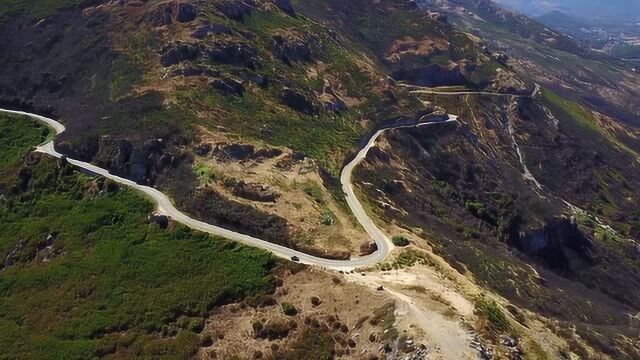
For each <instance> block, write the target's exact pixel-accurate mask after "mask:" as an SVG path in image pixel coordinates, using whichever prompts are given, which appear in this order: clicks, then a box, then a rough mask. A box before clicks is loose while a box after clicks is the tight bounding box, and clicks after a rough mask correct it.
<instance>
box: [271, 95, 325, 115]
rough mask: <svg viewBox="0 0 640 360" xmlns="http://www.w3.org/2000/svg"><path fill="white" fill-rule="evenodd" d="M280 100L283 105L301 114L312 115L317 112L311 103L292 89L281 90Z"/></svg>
mask: <svg viewBox="0 0 640 360" xmlns="http://www.w3.org/2000/svg"><path fill="white" fill-rule="evenodd" d="M280 100H281V101H282V103H283V104H285V105H287V106H288V107H290V108H292V109H293V110H295V111H297V112H301V113H303V114H307V115H313V114H316V113H317V112H318V110H317V109H316V107H315V105H314V104H313V101H311V100H310V99H309V98H307V96H305V95H304V94H302V93H301V92H299V91H296V90H294V89H289V88H285V89H284V90H282V93H281V94H280Z"/></svg>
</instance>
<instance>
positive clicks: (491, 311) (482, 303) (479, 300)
mask: <svg viewBox="0 0 640 360" xmlns="http://www.w3.org/2000/svg"><path fill="white" fill-rule="evenodd" d="M475 308H476V313H477V314H478V315H481V316H483V317H485V318H486V319H487V320H488V321H489V325H490V327H491V329H492V330H494V331H497V332H504V331H507V330H509V329H510V328H511V325H510V324H509V319H507V317H506V315H505V314H504V312H502V309H500V306H498V304H497V303H496V302H495V300H493V299H488V298H487V297H486V296H485V295H480V296H477V297H476V299H475Z"/></svg>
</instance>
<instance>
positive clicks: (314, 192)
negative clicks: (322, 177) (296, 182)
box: [300, 181, 324, 204]
mask: <svg viewBox="0 0 640 360" xmlns="http://www.w3.org/2000/svg"><path fill="white" fill-rule="evenodd" d="M300 187H301V188H302V191H304V193H305V194H307V196H309V197H310V198H311V199H313V201H315V202H316V203H318V204H324V197H323V195H322V193H323V191H322V188H321V187H320V184H318V183H317V182H315V181H306V182H303V183H300Z"/></svg>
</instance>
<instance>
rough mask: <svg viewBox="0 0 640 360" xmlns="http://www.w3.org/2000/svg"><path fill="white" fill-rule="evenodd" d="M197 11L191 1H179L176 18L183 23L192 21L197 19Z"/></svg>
mask: <svg viewBox="0 0 640 360" xmlns="http://www.w3.org/2000/svg"><path fill="white" fill-rule="evenodd" d="M196 16H197V13H196V9H195V8H194V7H193V5H191V4H189V3H179V4H178V6H177V11H176V20H177V21H179V22H182V23H185V22H191V21H193V20H195V19H196Z"/></svg>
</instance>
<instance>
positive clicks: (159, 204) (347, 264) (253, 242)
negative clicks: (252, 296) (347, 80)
mask: <svg viewBox="0 0 640 360" xmlns="http://www.w3.org/2000/svg"><path fill="white" fill-rule="evenodd" d="M0 112H4V113H11V114H16V115H25V116H29V117H31V118H33V119H36V120H38V121H41V122H43V123H45V124H46V125H48V126H49V127H51V128H52V129H53V130H54V131H55V133H56V135H59V134H61V133H63V132H64V131H65V127H64V125H62V124H61V123H59V122H57V121H55V120H53V119H49V118H47V117H44V116H40V115H36V114H31V113H27V112H22V111H13V110H5V109H0ZM421 121H422V120H421ZM455 121H457V116H454V115H449V118H448V119H444V120H441V121H433V120H430V121H425V122H421V123H418V124H415V125H402V126H397V127H392V128H388V129H382V130H379V131H377V132H376V133H375V134H373V136H371V138H370V139H369V141H368V142H367V144H366V145H365V146H364V147H363V148H362V149H361V150H360V151H359V152H358V154H357V155H356V156H355V158H354V159H353V160H352V161H351V162H349V164H347V165H346V166H345V167H344V169H343V170H342V174H341V176H340V181H341V183H342V189H343V191H344V193H345V197H346V200H347V203H348V205H349V207H350V208H351V211H353V214H354V215H355V217H356V218H357V219H358V221H359V222H360V224H361V225H362V226H363V227H364V229H365V230H366V232H367V233H368V234H369V236H370V237H371V239H372V240H373V241H375V243H376V244H377V246H378V250H377V251H376V252H374V253H372V254H370V255H367V256H363V257H356V258H351V259H349V260H330V259H324V258H321V257H316V256H311V255H308V254H305V253H302V252H300V251H296V250H293V249H290V248H287V247H284V246H281V245H277V244H273V243H270V242H268V241H265V240H261V239H258V238H256V237H252V236H249V235H245V234H241V233H239V232H236V231H232V230H228V229H225V228H222V227H219V226H215V225H211V224H207V223H205V222H202V221H199V220H196V219H193V218H191V217H189V216H188V215H187V214H184V213H183V212H181V211H180V210H178V209H176V208H175V206H174V205H173V203H172V202H171V199H169V197H168V196H167V195H165V194H163V193H162V192H160V191H158V190H156V189H155V188H152V187H150V186H145V185H140V184H137V183H135V182H134V181H131V180H129V179H125V178H122V177H119V176H116V175H113V174H110V173H109V171H107V170H106V169H103V168H100V167H98V166H95V165H93V164H90V163H86V162H83V161H78V160H75V159H70V158H67V160H68V162H69V163H70V164H72V165H74V166H77V167H79V168H81V169H84V170H86V171H89V172H91V173H94V174H96V175H100V176H104V177H105V178H109V179H111V180H113V181H115V182H117V183H119V184H122V185H125V186H128V187H130V188H133V189H136V190H138V191H140V192H142V193H144V194H145V195H146V196H148V197H149V198H150V199H152V200H153V201H154V202H155V203H156V211H157V212H158V213H159V214H163V215H167V216H169V217H170V218H171V219H172V220H173V221H177V222H179V223H181V224H184V225H186V226H188V227H190V228H192V229H194V230H199V231H203V232H206V233H209V234H212V235H216V236H220V237H223V238H226V239H229V240H233V241H237V242H240V243H243V244H246V245H249V246H254V247H257V248H261V249H264V250H267V251H270V252H272V253H273V254H274V255H276V256H279V257H282V258H285V259H288V260H290V259H291V257H293V256H296V257H298V258H299V259H300V260H299V262H300V263H303V264H308V265H315V266H319V267H323V268H327V269H333V270H343V271H351V270H354V269H356V268H359V267H364V266H370V265H375V264H376V263H378V262H380V261H382V260H384V259H385V258H386V257H387V255H388V254H389V252H390V251H391V249H392V248H393V244H392V243H391V241H390V239H389V237H388V236H387V235H385V234H384V233H383V232H382V231H381V230H380V228H378V226H376V224H375V223H374V222H373V220H372V219H371V218H370V217H369V215H367V213H366V211H365V210H364V208H363V207H362V204H361V203H360V201H359V200H358V198H357V197H356V195H355V192H354V189H353V184H352V183H351V174H352V172H353V169H354V168H355V167H356V166H357V165H358V164H359V163H360V162H361V161H362V160H363V159H364V158H365V157H366V156H367V153H368V152H369V149H371V147H372V146H373V145H374V144H375V142H376V140H377V139H378V138H379V137H380V135H382V133H383V132H385V131H387V130H390V129H398V128H409V127H417V126H432V125H436V124H441V123H447V122H455ZM36 151H38V152H41V153H45V154H48V155H51V156H54V157H56V158H61V157H63V155H62V154H60V153H59V152H57V151H56V149H55V147H54V142H53V140H51V141H48V142H46V143H44V144H42V145H40V146H38V147H37V149H36Z"/></svg>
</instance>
